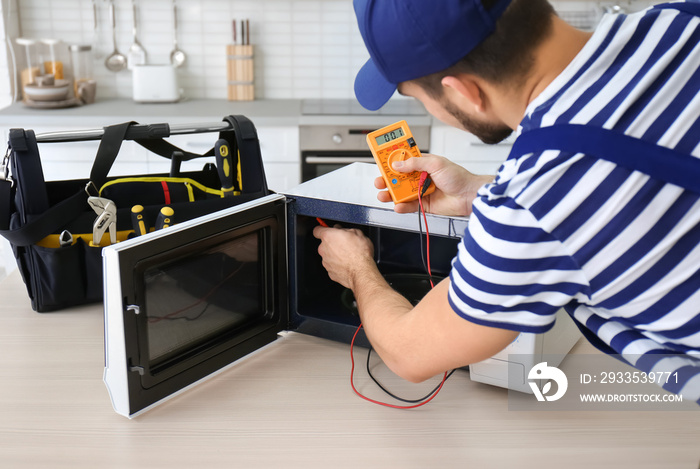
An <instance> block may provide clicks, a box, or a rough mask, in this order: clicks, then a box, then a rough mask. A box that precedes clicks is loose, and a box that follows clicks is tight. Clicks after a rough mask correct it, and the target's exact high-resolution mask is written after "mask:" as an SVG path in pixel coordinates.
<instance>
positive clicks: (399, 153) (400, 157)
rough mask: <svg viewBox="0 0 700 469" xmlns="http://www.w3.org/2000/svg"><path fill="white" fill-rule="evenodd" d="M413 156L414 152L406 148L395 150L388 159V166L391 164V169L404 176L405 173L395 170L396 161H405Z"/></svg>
mask: <svg viewBox="0 0 700 469" xmlns="http://www.w3.org/2000/svg"><path fill="white" fill-rule="evenodd" d="M412 156H413V154H412V153H410V152H409V151H407V150H405V149H400V150H394V151H393V152H392V153H391V154H390V155H389V158H388V160H387V163H388V166H389V171H391V172H392V173H394V174H398V175H400V176H403V175H404V174H403V173H397V172H396V171H394V163H396V162H397V161H404V160H407V159H408V158H411V157H412Z"/></svg>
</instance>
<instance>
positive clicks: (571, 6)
mask: <svg viewBox="0 0 700 469" xmlns="http://www.w3.org/2000/svg"><path fill="white" fill-rule="evenodd" d="M94 1H95V2H96V4H97V9H98V12H97V13H98V15H97V16H98V25H97V26H98V27H97V32H96V33H93V13H92V12H93V10H92V5H93V0H2V4H3V8H4V12H5V15H4V16H5V17H7V13H8V9H9V10H11V11H9V13H10V15H11V17H10V18H9V21H8V26H9V27H10V28H13V31H10V36H11V37H13V38H14V37H16V36H17V35H18V34H19V32H18V30H19V31H21V34H22V36H25V37H32V38H42V37H54V38H60V39H62V40H64V41H65V42H67V43H87V44H93V47H94V49H95V55H96V58H95V72H96V77H97V80H98V89H99V91H98V92H99V94H98V97H103V98H104V97H126V98H128V97H131V73H130V72H128V71H123V72H119V73H112V72H109V71H108V70H107V69H106V68H105V67H104V64H103V63H104V58H105V57H106V55H108V54H109V53H110V52H111V51H112V40H111V25H110V22H109V14H108V11H109V10H108V6H109V3H108V0H94ZM114 2H115V6H116V16H117V43H118V47H119V49H120V51H121V52H122V53H126V52H127V51H128V49H129V46H130V45H131V43H132V35H131V27H132V0H114ZM553 3H554V5H555V7H557V8H558V10H559V11H560V13H561V14H562V16H563V17H564V18H565V19H569V20H570V21H571V22H572V23H574V24H576V25H578V26H583V27H590V26H591V25H593V24H595V22H596V21H597V18H598V17H599V14H598V12H599V7H598V5H599V4H598V2H591V1H571V0H560V1H555V2H553ZM610 3H613V2H605V1H603V2H601V4H610ZM618 3H620V4H621V5H623V6H626V7H631V8H640V5H641V6H644V5H646V4H649V3H651V2H645V1H638V0H635V1H622V2H618ZM12 4H14V6H11V5H12ZM137 4H138V8H139V12H140V15H139V16H140V19H141V26H140V32H139V40H140V42H141V43H142V44H143V46H144V47H145V48H146V50H147V52H148V56H149V61H150V62H151V63H156V64H157V63H167V62H168V60H169V55H170V51H171V50H172V48H173V15H172V0H137ZM177 4H178V11H179V12H180V13H179V25H180V34H179V42H180V47H181V48H182V49H183V50H184V51H185V52H186V53H187V55H188V63H187V65H186V67H184V69H182V70H180V84H181V86H182V87H183V88H184V89H185V92H186V95H187V96H189V97H191V98H219V99H225V98H226V51H225V46H226V44H228V43H230V42H231V41H232V37H231V36H232V27H231V22H232V19H234V18H237V19H242V18H249V19H250V22H251V38H250V40H251V43H253V44H254V45H255V46H256V70H255V73H256V97H257V98H267V99H276V98H351V97H352V96H353V91H352V89H353V88H352V83H353V79H354V76H355V73H356V71H357V70H358V69H359V67H360V66H361V65H362V64H363V63H364V62H365V60H366V59H367V52H366V50H365V48H364V45H363V44H362V40H361V37H360V34H359V32H358V30H357V25H356V23H355V15H354V12H353V8H352V1H351V0H235V1H234V0H178V1H177ZM17 5H19V7H17ZM18 14H19V16H18ZM2 34H3V36H4V32H2ZM3 36H0V37H3ZM3 52H4V51H0V106H2V105H4V104H7V103H8V99H9V96H10V91H9V89H10V88H9V87H8V86H9V81H8V80H9V79H8V75H9V72H8V66H7V57H6V55H7V54H5V53H3ZM18 57H20V60H22V59H21V57H22V51H21V50H19V51H18Z"/></svg>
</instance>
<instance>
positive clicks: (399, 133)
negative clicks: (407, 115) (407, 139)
mask: <svg viewBox="0 0 700 469" xmlns="http://www.w3.org/2000/svg"><path fill="white" fill-rule="evenodd" d="M405 135H406V133H405V132H404V131H403V129H402V128H401V127H399V128H398V129H396V130H392V131H391V132H387V133H385V134H384V135H380V136H379V137H377V138H375V140H376V141H377V145H384V144H385V143H389V142H391V141H392V140H396V139H397V138H401V137H403V136H405Z"/></svg>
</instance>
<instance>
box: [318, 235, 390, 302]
mask: <svg viewBox="0 0 700 469" xmlns="http://www.w3.org/2000/svg"><path fill="white" fill-rule="evenodd" d="M314 236H315V237H316V238H318V239H320V240H321V245H320V246H319V247H318V253H319V254H320V255H321V258H322V259H323V267H324V268H325V269H326V270H327V271H328V276H329V277H330V278H331V280H333V281H334V282H338V283H339V284H341V285H343V286H344V287H346V288H350V289H351V290H354V287H355V279H356V278H357V276H358V275H359V276H362V275H364V274H366V273H367V272H368V269H369V270H376V269H377V266H376V264H375V262H374V245H373V244H372V241H370V240H369V238H367V237H366V236H365V235H364V234H362V232H361V231H360V230H356V229H343V228H339V227H336V228H325V227H322V226H317V227H316V228H314Z"/></svg>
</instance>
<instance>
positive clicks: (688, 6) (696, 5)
mask: <svg viewBox="0 0 700 469" xmlns="http://www.w3.org/2000/svg"><path fill="white" fill-rule="evenodd" d="M654 9H655V10H668V9H673V10H679V11H682V12H684V13H688V14H690V15H695V16H700V0H687V1H685V2H676V3H663V4H661V5H656V6H655V7H654Z"/></svg>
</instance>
